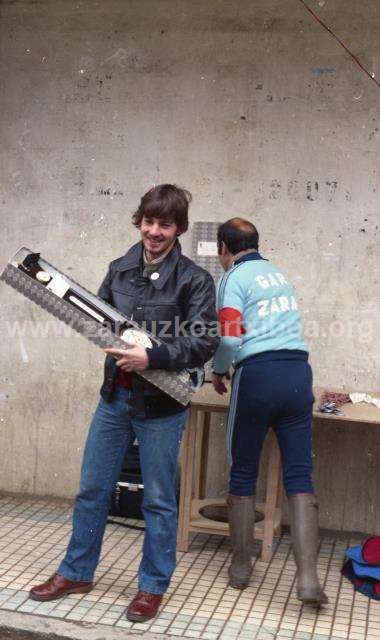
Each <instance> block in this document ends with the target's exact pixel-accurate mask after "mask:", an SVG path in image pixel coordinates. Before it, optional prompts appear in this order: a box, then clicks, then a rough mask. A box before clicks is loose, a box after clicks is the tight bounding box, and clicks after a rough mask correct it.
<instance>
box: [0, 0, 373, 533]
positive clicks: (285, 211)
mask: <svg viewBox="0 0 380 640" xmlns="http://www.w3.org/2000/svg"><path fill="white" fill-rule="evenodd" d="M314 4H316V5H317V7H316V8H317V10H318V11H319V13H320V14H321V16H322V17H323V18H324V19H325V20H326V21H327V22H328V23H329V24H331V25H333V26H334V29H335V30H336V31H337V33H338V34H339V35H341V36H342V37H343V38H344V39H345V41H346V42H348V43H349V44H350V46H351V47H352V49H353V50H354V52H355V53H357V54H358V55H359V57H360V59H361V60H362V61H363V63H364V64H366V65H367V66H368V68H369V69H370V71H373V72H375V73H378V74H379V75H380V69H379V38H378V33H379V26H380V24H379V22H380V20H379V15H380V12H379V9H378V3H377V2H376V0H362V2H360V3H358V2H355V1H354V0H336V2H334V3H313V6H314ZM319 5H322V6H319ZM1 12H2V16H1V30H2V34H1V46H2V55H1V77H2V89H1V105H2V106H1V113H2V117H1V120H2V135H1V140H2V143H1V150H0V153H1V178H2V180H1V182H2V199H1V245H0V262H1V264H5V263H6V261H7V260H8V259H9V257H10V256H11V255H12V254H13V253H14V252H15V251H16V249H17V248H18V247H19V246H21V245H26V246H29V247H31V248H32V249H34V250H38V251H41V252H42V254H43V255H44V256H45V257H46V258H47V259H48V260H50V261H51V262H53V264H55V265H57V266H59V267H60V268H61V269H62V270H63V271H64V272H66V273H68V274H72V275H73V277H75V279H76V280H78V281H79V282H81V283H83V284H84V285H86V286H87V287H89V288H90V289H95V288H96V287H97V285H98V283H99V281H100V280H101V278H102V275H103V274H104V272H105V269H106V266H107V263H108V262H109V261H110V260H111V259H113V258H114V257H116V256H118V255H121V254H122V253H124V251H125V250H126V248H127V247H128V245H129V244H130V243H131V242H132V241H134V240H135V239H136V238H137V233H136V231H135V230H133V229H132V227H131V224H130V214H131V212H132V211H133V209H134V208H135V207H136V204H137V202H138V200H139V197H140V196H141V194H142V193H143V192H144V191H145V190H146V189H147V188H149V187H150V186H151V185H153V184H155V183H159V182H165V181H172V182H176V183H178V184H180V185H185V186H186V187H188V188H189V189H190V190H191V191H192V192H193V194H194V203H193V205H192V207H191V219H192V221H196V220H224V219H226V218H227V217H231V216H233V215H236V214H237V215H242V216H246V217H249V218H250V219H251V220H253V221H254V222H255V223H256V224H257V226H258V227H259V230H260V232H261V237H262V244H261V246H262V251H263V253H264V254H265V255H266V256H267V257H269V258H273V259H275V261H276V262H277V263H278V265H279V266H280V267H281V268H283V269H284V270H285V271H286V272H287V273H288V274H289V276H290V278H291V279H292V280H293V282H294V283H295V285H296V287H297V291H298V299H299V302H300V306H301V308H302V312H303V316H304V319H305V322H306V330H307V335H308V337H309V343H310V346H311V357H312V363H313V366H314V370H315V380H316V382H317V383H318V384H320V385H327V386H329V387H336V388H346V389H350V390H351V389H355V390H365V391H375V390H376V389H379V378H378V372H377V371H376V363H378V361H379V340H378V337H377V339H376V331H378V313H377V314H376V304H377V305H378V302H379V296H378V292H379V288H378V284H379V231H378V225H379V214H378V189H379V138H380V130H379V107H378V104H379V102H378V99H379V91H378V88H377V87H376V85H375V83H373V82H372V81H371V80H370V79H369V78H368V77H367V76H366V75H365V74H364V73H363V72H362V71H361V70H360V69H359V68H358V67H357V65H355V63H354V62H353V61H352V60H351V59H350V58H349V57H348V55H347V54H346V53H345V52H344V51H343V49H342V48H341V47H339V45H338V44H337V43H336V42H335V41H334V40H333V39H332V38H331V37H330V36H329V35H328V34H327V33H326V32H325V31H324V30H323V29H322V28H321V27H320V26H319V25H318V24H317V23H316V22H314V21H313V20H312V18H311V16H310V15H309V14H308V13H307V12H306V11H305V10H304V8H303V7H302V5H301V3H299V2H296V1H292V2H286V3H284V2H283V1H279V0H258V1H257V2H250V1H248V0H241V1H240V2H232V1H226V0H208V1H206V0H156V1H153V0H124V1H123V0H107V2H100V1H99V2H96V1H88V0H87V1H86V0H84V1H79V0H77V1H76V2H72V1H71V0H57V1H55V0H51V1H50V2H48V1H38V0H36V1H33V2H32V1H30V2H27V1H17V0H16V1H14V2H13V1H9V2H7V1H3V2H2V3H1ZM183 246H184V250H185V251H187V252H188V253H189V252H190V246H191V230H190V232H189V233H188V234H187V236H185V237H184V238H183ZM0 296H1V311H0V314H1V316H0V321H1V325H0V330H1V341H0V353H1V361H2V369H1V372H0V420H1V422H0V448H1V452H2V453H1V455H2V463H1V466H0V488H1V489H3V490H7V491H10V490H13V491H19V492H28V493H37V494H49V495H56V496H72V495H73V493H74V491H75V487H76V483H77V477H78V469H79V463H80V458H81V453H82V449H83V438H84V435H85V432H86V429H87V423H88V420H89V417H90V414H91V411H92V410H93V406H94V403H95V402H96V398H97V393H98V387H99V381H100V377H101V369H102V359H103V358H102V354H101V352H99V351H98V350H96V349H95V348H94V347H92V346H91V345H89V344H88V343H86V342H85V341H84V340H83V339H81V338H74V337H67V336H66V337H65V336H62V335H60V336H58V335H55V334H54V332H57V329H56V327H57V325H54V326H52V324H51V323H50V325H49V329H48V331H49V335H48V336H47V337H43V336H41V333H39V334H37V335H36V333H34V334H33V331H34V332H35V331H36V329H33V327H34V328H35V327H36V326H37V327H40V328H39V329H38V331H40V332H41V326H42V324H38V323H45V321H46V320H47V316H45V314H44V313H43V312H42V311H40V310H39V309H38V308H37V307H34V306H33V305H32V304H31V303H29V302H27V301H26V300H24V299H23V298H22V297H21V296H19V295H18V294H16V293H15V292H13V291H11V290H7V289H6V288H5V286H1V288H0ZM377 311H378V306H377ZM10 320H11V321H18V322H21V323H23V322H26V325H25V326H24V331H23V335H19V336H13V337H12V327H13V328H14V325H12V324H9V321H10ZM36 323H37V324H36ZM58 331H59V329H58ZM377 435H378V434H377ZM217 437H219V445H218V446H219V450H220V456H222V455H223V453H222V449H223V438H222V437H221V435H220V434H219V436H217ZM343 437H347V438H348V439H349V438H350V437H351V435H350V432H348V433H347V435H346V436H340V437H339V438H335V439H334V438H333V439H332V441H331V447H332V448H334V447H335V448H337V449H339V448H340V446H341V445H340V438H343ZM348 442H350V440H348ZM346 451H347V456H350V455H351V456H352V453H350V447H349V446H347V447H346ZM351 462H352V461H351ZM348 464H351V463H350V461H348ZM215 467H216V468H219V467H220V465H219V464H216V465H215ZM346 469H347V467H346V468H344V465H343V468H342V469H341V474H342V477H344V474H345V473H346ZM375 472H376V473H377V474H379V466H378V465H377V471H375V470H373V471H372V472H371V473H372V474H373V473H375ZM318 473H320V471H319V472H318ZM223 477H224V478H225V471H224V472H223V474H221V476H220V478H219V477H218V475H217V474H213V479H214V481H213V483H211V485H212V486H211V489H212V490H213V491H217V490H222V484H221V483H222V478H223ZM218 478H219V479H218ZM379 480H380V478H379V477H378V478H377V484H379ZM215 482H216V483H218V482H219V487H218V486H215ZM223 486H224V485H223ZM371 490H372V489H371ZM371 495H372V494H371ZM370 499H372V498H371V496H369V497H368V500H370ZM330 512H331V509H330ZM326 522H328V523H329V524H331V518H330V519H329V518H328V517H327V516H326ZM332 524H334V522H332ZM340 524H341V522H340V521H339V525H340ZM349 524H350V523H348V524H347V523H346V525H347V526H349ZM355 526H356V524H355ZM359 528H360V527H359Z"/></svg>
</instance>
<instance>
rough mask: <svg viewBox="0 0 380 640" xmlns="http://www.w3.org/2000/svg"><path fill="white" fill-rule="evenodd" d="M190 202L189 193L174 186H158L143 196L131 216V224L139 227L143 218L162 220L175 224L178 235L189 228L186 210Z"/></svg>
mask: <svg viewBox="0 0 380 640" xmlns="http://www.w3.org/2000/svg"><path fill="white" fill-rule="evenodd" d="M191 200H192V196H191V193H190V191H187V190H186V189H180V188H179V187H177V186H176V185H175V184H159V185H157V186H156V187H153V188H152V189H150V190H149V191H147V193H145V194H144V195H143V197H142V198H141V200H140V204H139V207H138V209H137V211H136V212H135V213H134V214H133V216H132V221H133V224H134V225H135V226H136V227H140V226H141V221H142V219H143V218H164V219H165V220H169V221H170V222H175V224H176V225H177V227H178V230H179V231H180V233H183V232H184V231H187V228H188V226H189V220H188V210H189V203H190V202H191Z"/></svg>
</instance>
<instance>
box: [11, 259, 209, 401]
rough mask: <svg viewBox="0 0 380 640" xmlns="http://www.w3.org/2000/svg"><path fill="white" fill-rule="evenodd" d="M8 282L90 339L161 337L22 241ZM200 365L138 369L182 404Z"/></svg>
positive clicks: (151, 341) (107, 343) (196, 382)
mask: <svg viewBox="0 0 380 640" xmlns="http://www.w3.org/2000/svg"><path fill="white" fill-rule="evenodd" d="M0 279H1V280H4V282H6V283H7V284H9V285H10V286H11V287H13V288H14V289H16V290H17V291H19V292H20V293H22V294H23V295H24V296H26V297H27V298H29V299H30V300H32V301H33V302H35V303H36V304H38V306H40V307H42V308H43V309H45V310H46V311H48V312H49V313H51V314H52V315H53V316H55V317H56V318H58V319H59V320H62V322H65V323H66V324H67V325H69V326H70V327H72V328H73V329H74V330H75V331H78V333H80V334H81V335H83V336H84V337H85V338H87V339H88V340H90V342H93V343H94V344H96V345H98V346H99V347H102V348H103V349H104V348H106V347H116V348H119V349H125V348H128V347H130V346H131V345H133V344H141V345H143V346H145V347H152V346H156V345H160V344H162V342H161V341H160V340H159V339H158V338H156V337H155V336H153V335H152V334H150V333H148V332H147V331H144V330H143V329H142V328H141V327H140V326H139V325H138V324H137V323H136V322H133V320H130V319H129V318H127V317H126V316H124V315H123V314H122V313H120V311H118V310H117V309H115V308H114V307H112V306H111V305H110V304H108V303H107V302H104V300H102V299H101V298H98V296H95V295H94V294H93V293H91V292H90V291H88V290H87V289H85V288H84V287H81V286H80V285H79V284H78V283H76V282H74V280H71V278H69V277H68V276H66V275H64V274H63V273H62V272H61V271H59V270H58V269H56V268H55V267H53V266H52V265H51V264H49V263H48V262H46V260H43V259H42V258H41V257H40V254H39V253H33V252H32V251H30V249H26V248H25V247H23V248H22V249H20V250H19V251H18V252H17V253H16V255H15V256H14V257H13V258H12V260H11V261H10V262H9V263H8V264H7V266H6V267H5V269H4V271H3V272H2V274H1V275H0ZM202 373H203V372H202V370H201V369H193V370H189V371H188V370H183V371H164V370H160V369H148V370H146V371H139V372H138V374H136V375H139V376H141V377H142V378H144V380H147V381H148V382H150V383H151V384H152V385H154V386H155V387H157V388H158V389H160V390H161V391H163V392H164V393H166V394H167V395H169V396H171V397H172V398H174V399H175V400H177V402H179V403H180V404H182V405H184V406H186V405H187V404H188V402H189V400H190V396H191V394H192V393H194V391H196V390H197V389H198V388H199V386H200V384H202V381H203V375H202Z"/></svg>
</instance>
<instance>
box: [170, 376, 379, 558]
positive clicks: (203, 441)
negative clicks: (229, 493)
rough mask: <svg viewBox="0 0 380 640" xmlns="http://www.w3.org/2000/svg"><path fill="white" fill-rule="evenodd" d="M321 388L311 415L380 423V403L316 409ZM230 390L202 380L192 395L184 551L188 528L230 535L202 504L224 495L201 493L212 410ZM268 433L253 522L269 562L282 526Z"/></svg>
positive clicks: (275, 452) (182, 511) (223, 407)
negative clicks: (336, 410) (338, 410)
mask: <svg viewBox="0 0 380 640" xmlns="http://www.w3.org/2000/svg"><path fill="white" fill-rule="evenodd" d="M322 393H323V390H322V389H314V395H315V398H316V401H315V404H314V412H313V415H314V417H316V418H319V419H323V420H340V421H342V420H343V421H349V422H362V423H363V422H364V423H371V424H377V425H380V409H378V408H377V407H375V406H374V405H368V404H364V403H361V404H356V405H353V404H346V405H344V406H343V407H342V411H343V413H344V415H343V416H336V415H333V414H326V413H320V412H318V411H317V408H318V406H319V404H320V398H321V395H322ZM228 405H229V394H228V395H227V394H225V395H224V396H219V395H218V394H217V393H216V392H215V391H214V389H213V387H212V385H211V384H210V383H206V384H205V385H204V386H203V387H202V388H201V389H200V391H198V393H197V394H195V396H194V397H193V400H192V402H191V405H190V410H189V419H188V425H187V429H186V431H185V435H184V440H183V445H182V458H181V492H180V505H179V518H178V542H177V548H178V550H179V551H187V550H188V545H189V533H190V532H191V531H196V532H203V533H214V534H219V535H229V529H228V523H227V522H219V521H216V520H211V519H210V518H206V517H204V516H203V515H202V514H201V513H200V511H201V509H203V508H204V507H210V506H225V504H226V501H225V499H224V498H205V482H206V472H207V460H208V441H209V428H210V420H211V414H212V413H222V414H226V413H227V410H228ZM268 437H269V438H270V442H269V458H268V467H267V478H266V480H267V482H266V498H265V502H264V503H262V504H257V505H256V511H257V512H259V513H260V514H262V516H263V519H262V520H260V521H259V522H257V523H256V524H255V538H257V539H258V540H262V541H263V545H262V551H261V560H263V561H264V562H269V561H270V559H271V557H272V554H273V538H274V536H275V535H279V534H280V532H281V517H282V496H283V489H282V478H281V460H280V451H279V447H278V444H277V439H276V437H275V435H274V433H273V431H272V429H270V431H269V434H268Z"/></svg>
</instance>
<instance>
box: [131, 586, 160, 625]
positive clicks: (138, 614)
mask: <svg viewBox="0 0 380 640" xmlns="http://www.w3.org/2000/svg"><path fill="white" fill-rule="evenodd" d="M161 601H162V596H161V595H159V594H157V593H148V592H147V591H139V592H138V594H137V596H136V597H135V598H134V599H133V600H132V602H131V604H130V605H129V607H128V609H127V618H128V620H130V621H131V622H145V620H150V618H154V616H155V615H157V611H158V607H159V606H160V604H161Z"/></svg>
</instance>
